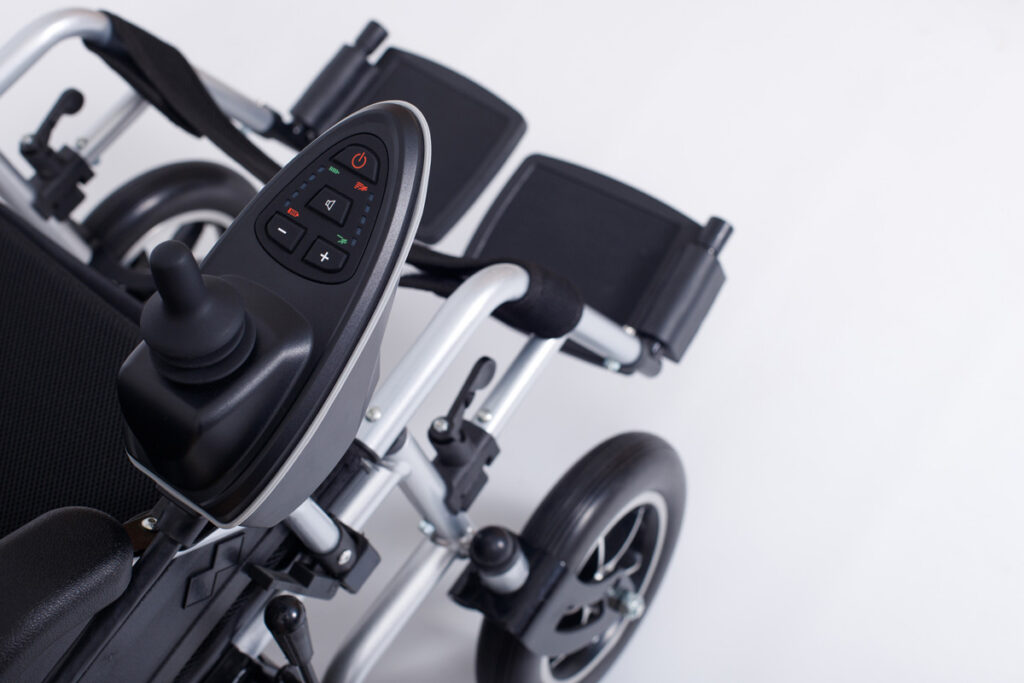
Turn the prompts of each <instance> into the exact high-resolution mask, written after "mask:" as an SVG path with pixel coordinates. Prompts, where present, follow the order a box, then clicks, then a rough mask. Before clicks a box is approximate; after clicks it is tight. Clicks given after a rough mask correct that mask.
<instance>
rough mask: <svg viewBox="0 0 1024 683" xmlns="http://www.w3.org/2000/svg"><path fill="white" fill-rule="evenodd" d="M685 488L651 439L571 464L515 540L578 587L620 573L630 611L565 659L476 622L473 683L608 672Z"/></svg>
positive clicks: (629, 437) (666, 452)
mask: <svg viewBox="0 0 1024 683" xmlns="http://www.w3.org/2000/svg"><path fill="white" fill-rule="evenodd" d="M685 499H686V480H685V477H684V475H683V467H682V463H681V462H680V460H679V456H678V455H677V454H676V452H675V451H674V450H673V449H672V447H671V446H669V445H668V444H667V443H665V442H664V441H663V440H661V439H659V438H658V437H656V436H653V435H651V434H642V433H631V434H622V435H620V436H616V437H614V438H612V439H609V440H608V441H605V442H604V443H602V444H600V445H599V446H597V447H596V448H594V449H593V450H592V451H590V452H589V453H588V454H587V455H585V456H584V457H583V458H581V459H580V460H579V461H577V462H576V464H575V465H573V467H572V469H570V470H569V471H568V472H566V474H565V475H564V476H563V477H562V478H561V479H560V480H559V481H558V483H557V484H555V486H554V488H552V489H551V491H550V492H549V493H548V495H547V496H546V497H545V498H544V500H543V501H542V502H541V504H540V507H538V508H537V510H536V511H535V512H534V513H533V516H532V517H530V520H529V522H527V524H526V527H525V528H524V529H523V532H522V534H521V536H522V538H523V539H524V541H526V542H528V543H530V544H532V545H534V546H537V547H540V548H543V549H544V550H546V551H547V552H548V553H551V554H552V555H554V556H556V557H562V558H565V560H566V562H567V564H568V567H569V570H570V571H572V572H575V573H576V575H577V576H578V577H579V578H580V579H581V580H582V581H585V582H594V581H600V580H601V579H602V578H603V576H606V575H608V574H609V573H610V572H612V571H615V570H617V569H620V568H622V567H628V570H627V574H628V576H629V579H630V580H631V582H632V584H633V586H634V587H635V588H636V590H635V592H634V593H633V594H632V595H630V596H629V597H630V599H629V600H628V602H629V603H630V607H631V609H624V608H623V605H622V603H621V602H620V603H619V604H618V605H617V607H618V611H621V613H622V614H621V617H620V618H619V619H617V620H615V621H614V622H613V624H612V626H611V627H610V628H609V629H608V630H606V631H605V632H604V633H603V634H602V635H600V636H598V637H597V638H595V639H594V640H592V641H591V642H589V643H588V644H587V645H586V646H584V647H583V648H581V649H579V650H576V651H574V652H564V653H561V654H559V655H557V656H553V657H547V656H540V655H537V654H535V653H533V652H531V651H529V650H527V649H526V648H525V647H524V646H523V645H522V644H521V643H520V642H519V641H518V640H517V639H516V638H515V637H514V636H513V635H511V634H509V633H508V632H507V631H505V630H503V629H502V628H501V627H499V626H497V625H496V624H494V623H491V622H489V621H485V622H484V624H483V627H482V628H481V630H480V639H479V641H478V644H477V654H476V675H477V680H478V681H480V683H580V682H590V681H596V680H598V679H599V678H601V676H602V675H604V673H605V672H606V671H607V670H608V667H610V666H611V664H612V662H613V661H614V660H615V657H616V656H618V654H619V653H620V652H621V651H622V649H623V648H624V647H625V645H626V643H627V642H628V641H629V639H630V637H632V635H633V633H634V632H635V630H636V627H637V625H638V624H639V621H640V619H639V617H640V616H642V612H643V607H644V605H645V604H650V602H651V600H652V599H653V598H654V595H655V593H656V592H657V590H658V585H659V584H660V583H661V579H662V577H663V576H664V574H665V570H666V568H667V566H668V563H669V559H670V558H671V556H672V551H673V549H674V548H675V544H676V539H677V538H678V536H679V529H680V525H681V524H682V518H683V506H684V503H685ZM611 604H612V603H611V602H610V601H607V600H606V601H602V602H601V603H595V604H593V605H583V606H580V607H578V608H577V609H575V610H574V611H571V612H567V613H566V614H565V615H564V616H563V617H562V620H561V621H560V622H559V624H558V627H557V628H558V629H559V630H562V629H571V628H574V627H578V626H581V625H585V624H586V623H588V621H589V620H590V619H594V618H597V616H598V615H599V614H600V613H601V612H600V611H601V610H603V609H610V608H611Z"/></svg>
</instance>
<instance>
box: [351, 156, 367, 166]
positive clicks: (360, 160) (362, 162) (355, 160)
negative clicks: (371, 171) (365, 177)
mask: <svg viewBox="0 0 1024 683" xmlns="http://www.w3.org/2000/svg"><path fill="white" fill-rule="evenodd" d="M363 166H366V152H356V153H355V154H353V155H352V168H355V169H360V168H362V167H363Z"/></svg>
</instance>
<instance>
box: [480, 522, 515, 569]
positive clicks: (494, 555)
mask: <svg viewBox="0 0 1024 683" xmlns="http://www.w3.org/2000/svg"><path fill="white" fill-rule="evenodd" d="M518 555H519V540H518V539H517V538H516V536H515V534H513V533H512V532H511V531H509V530H508V529H505V528H504V527H500V526H489V527H485V528H483V529H481V530H480V531H478V532H476V534H475V535H474V536H473V542H472V543H470V545H469V559H470V561H472V562H473V564H474V565H476V566H477V568H478V569H481V570H483V571H485V572H488V573H498V572H502V571H504V570H506V569H508V568H509V567H511V566H512V565H513V564H514V563H515V561H516V558H517V557H518Z"/></svg>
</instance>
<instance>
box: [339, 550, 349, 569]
mask: <svg viewBox="0 0 1024 683" xmlns="http://www.w3.org/2000/svg"><path fill="white" fill-rule="evenodd" d="M351 559H352V550H351V549H345V550H344V551H342V553H341V555H339V556H338V564H339V565H346V564H348V562H349V560H351Z"/></svg>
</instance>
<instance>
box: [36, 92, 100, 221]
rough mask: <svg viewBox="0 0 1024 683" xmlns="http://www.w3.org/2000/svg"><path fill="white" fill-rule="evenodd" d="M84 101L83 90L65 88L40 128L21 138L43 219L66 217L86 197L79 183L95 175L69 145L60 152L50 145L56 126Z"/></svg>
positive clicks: (80, 106) (75, 110)
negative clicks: (31, 171)
mask: <svg viewBox="0 0 1024 683" xmlns="http://www.w3.org/2000/svg"><path fill="white" fill-rule="evenodd" d="M83 101H84V98H83V97H82V93H80V92H79V91H77V90H75V89H74V88H69V89H67V90H65V91H64V92H63V93H61V95H60V97H58V98H57V101H56V102H55V103H54V105H53V107H52V108H51V109H50V111H49V113H47V115H46V116H45V117H44V118H43V122H42V123H41V124H40V125H39V130H37V131H36V132H35V133H33V134H31V135H28V136H26V137H25V139H23V140H22V141H21V145H20V150H21V155H22V156H23V157H25V160H26V161H28V163H29V164H31V165H32V168H34V169H35V171H36V174H35V176H34V177H33V178H32V180H31V181H29V182H30V183H31V185H32V189H34V190H35V193H36V194H35V199H34V200H33V201H32V207H33V208H34V209H35V210H36V211H37V212H38V213H39V215H40V216H42V217H43V218H50V217H54V218H57V219H58V220H64V219H66V218H67V217H68V215H69V214H70V213H71V212H72V211H73V210H74V209H75V207H76V206H78V205H79V204H80V203H81V201H82V200H83V199H85V194H84V193H83V192H82V190H81V189H80V188H79V187H78V186H79V184H80V183H84V182H86V181H87V180H89V179H90V178H92V169H91V168H89V164H88V162H86V160H85V159H83V158H82V157H80V156H79V155H78V153H77V152H75V151H74V150H73V149H71V148H70V147H68V146H66V145H65V146H64V147H62V148H61V150H60V151H59V152H54V151H53V149H52V148H51V147H50V135H51V133H53V128H54V126H56V125H57V122H58V121H59V120H60V119H61V117H63V116H65V115H67V114H74V113H75V112H77V111H78V110H79V109H81V108H82V103H83Z"/></svg>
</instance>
